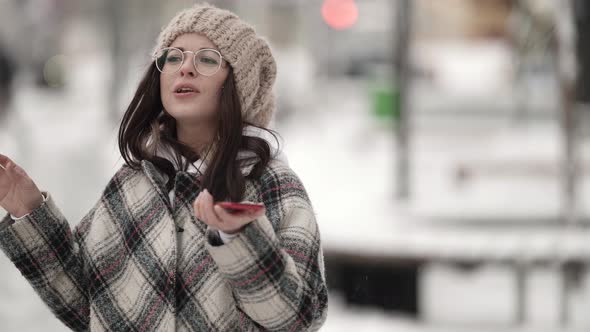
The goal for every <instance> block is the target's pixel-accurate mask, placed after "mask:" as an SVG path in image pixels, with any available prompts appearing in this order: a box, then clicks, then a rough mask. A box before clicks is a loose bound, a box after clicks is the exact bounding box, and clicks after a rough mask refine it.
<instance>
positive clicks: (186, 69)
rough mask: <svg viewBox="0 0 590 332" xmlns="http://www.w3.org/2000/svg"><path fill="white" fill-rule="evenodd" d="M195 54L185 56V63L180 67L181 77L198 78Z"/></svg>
mask: <svg viewBox="0 0 590 332" xmlns="http://www.w3.org/2000/svg"><path fill="white" fill-rule="evenodd" d="M194 56H195V55H194V54H190V53H189V54H185V58H184V62H183V64H182V66H181V67H180V75H181V76H184V75H188V76H190V77H195V76H197V70H196V68H195V61H194V58H193V57H194Z"/></svg>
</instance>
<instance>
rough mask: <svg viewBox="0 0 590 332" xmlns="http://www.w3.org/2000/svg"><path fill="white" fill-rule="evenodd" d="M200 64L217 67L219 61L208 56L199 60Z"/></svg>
mask: <svg viewBox="0 0 590 332" xmlns="http://www.w3.org/2000/svg"><path fill="white" fill-rule="evenodd" d="M199 62H202V63H204V64H207V65H217V64H218V62H217V60H215V59H213V58H209V57H206V56H204V57H201V58H200V59H199Z"/></svg>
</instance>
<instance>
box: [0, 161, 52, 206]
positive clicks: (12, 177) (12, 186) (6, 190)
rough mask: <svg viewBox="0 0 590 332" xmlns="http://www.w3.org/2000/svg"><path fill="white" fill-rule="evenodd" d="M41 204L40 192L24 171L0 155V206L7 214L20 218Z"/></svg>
mask: <svg viewBox="0 0 590 332" xmlns="http://www.w3.org/2000/svg"><path fill="white" fill-rule="evenodd" d="M42 203H43V196H42V195H41V191H40V190H39V188H37V185H36V184H35V182H33V180H32V179H31V178H30V177H29V176H28V175H27V173H26V172H25V170H24V169H22V167H20V166H18V165H17V164H15V163H14V162H13V161H12V160H10V158H8V157H7V156H5V155H3V154H0V206H1V207H2V208H4V209H5V210H6V211H8V213H10V214H12V215H14V216H16V217H21V216H24V215H25V214H27V213H30V212H31V211H33V210H34V209H36V208H37V207H39V206H41V204H42Z"/></svg>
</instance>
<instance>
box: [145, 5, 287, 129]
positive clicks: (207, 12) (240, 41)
mask: <svg viewBox="0 0 590 332" xmlns="http://www.w3.org/2000/svg"><path fill="white" fill-rule="evenodd" d="M190 32H197V33H201V34H203V35H205V36H206V37H207V38H209V39H210V40H211V41H212V42H213V43H214V44H215V45H216V46H217V47H218V48H219V52H221V55H222V56H223V58H224V59H225V60H226V61H227V62H229V64H230V65H231V66H232V68H233V73H234V79H235V81H236V86H237V90H238V96H239V97H240V103H241V106H242V118H243V120H244V121H248V122H251V123H253V124H255V125H257V126H262V127H268V125H269V123H270V121H271V118H272V116H273V113H274V108H275V103H274V93H273V91H272V89H273V85H274V82H275V78H276V72H277V68H276V63H275V60H274V58H273V56H272V53H271V50H270V47H269V45H268V43H267V42H266V41H265V40H264V39H262V38H261V37H259V36H258V35H257V34H256V32H255V31H254V28H253V27H252V26H250V25H249V24H247V23H246V22H244V21H242V20H241V19H240V18H239V17H238V16H237V15H236V14H234V13H232V12H230V11H227V10H224V9H220V8H217V7H215V6H212V5H210V4H208V3H202V4H197V5H194V6H193V7H190V8H187V9H184V10H182V11H180V12H178V13H177V14H176V16H175V17H174V18H173V19H172V20H171V21H170V23H168V25H167V26H166V27H164V28H163V30H162V32H161V33H160V36H159V37H158V42H157V44H156V47H155V48H154V54H155V53H157V52H158V51H159V50H160V49H162V48H164V47H168V46H170V45H171V44H172V42H174V40H175V39H176V37H178V36H180V35H181V34H184V33H190Z"/></svg>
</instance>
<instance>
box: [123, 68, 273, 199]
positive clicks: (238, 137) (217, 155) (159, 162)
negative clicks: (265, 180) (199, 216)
mask: <svg viewBox="0 0 590 332" xmlns="http://www.w3.org/2000/svg"><path fill="white" fill-rule="evenodd" d="M220 98H221V99H220V107H219V123H218V128H217V135H216V140H215V142H213V145H212V148H210V149H209V151H211V153H212V155H211V156H207V155H205V156H199V155H198V154H197V153H196V151H193V150H192V149H191V148H190V147H189V146H187V145H185V144H183V143H181V142H180V141H178V138H177V135H176V120H175V119H174V118H173V117H171V116H170V115H169V114H167V113H166V112H165V111H164V107H163V105H162V99H161V96H160V72H159V71H158V69H157V68H156V66H155V62H154V63H152V64H151V65H150V66H149V68H148V69H147V71H146V73H145V75H144V76H143V78H142V80H141V81H140V83H139V86H138V88H137V91H136V92H135V95H134V96H133V99H132V100H131V103H130V104H129V106H128V107H127V110H126V111H125V114H124V115H123V119H122V121H121V125H120V127H119V151H120V152H121V156H122V157H123V159H124V160H125V163H126V164H127V165H129V166H130V167H132V168H134V169H140V164H141V161H142V160H147V161H150V162H151V163H152V164H153V165H154V166H155V167H156V168H158V169H159V170H160V171H161V172H163V173H165V174H166V175H168V183H167V189H168V190H171V189H172V186H173V185H174V177H175V174H176V171H177V169H180V170H184V171H186V170H187V168H188V165H189V163H193V162H195V161H196V160H198V159H199V158H206V159H205V160H206V162H207V168H206V170H205V173H204V174H203V182H202V183H203V185H202V188H203V189H205V188H207V190H208V191H209V192H210V193H211V194H212V195H213V197H214V199H215V200H226V199H229V200H231V201H240V200H242V198H243V195H244V190H245V180H246V178H248V179H257V178H259V177H260V176H261V175H262V172H263V170H264V168H265V167H266V166H267V164H268V162H269V161H270V160H271V157H272V156H271V147H270V144H269V142H267V141H266V140H265V139H263V138H261V137H254V136H246V135H243V132H242V131H243V128H244V126H245V125H252V126H254V125H253V124H252V123H248V122H245V121H243V119H242V112H241V105H240V99H239V97H238V94H237V90H236V85H235V80H234V76H233V70H232V69H231V66H230V70H229V74H228V76H227V79H226V80H225V82H224V85H223V89H222V92H221V96H220ZM255 127H258V128H260V129H262V130H265V131H267V132H269V133H270V134H271V135H272V136H273V137H274V139H275V140H276V142H277V146H278V144H279V140H278V139H277V135H278V134H277V133H276V132H274V131H272V130H269V129H267V128H263V127H260V126H255ZM158 147H165V148H166V149H168V150H170V151H172V154H173V155H174V162H175V164H176V166H177V167H175V166H174V164H173V163H172V162H171V161H170V160H168V159H166V158H163V157H160V156H157V155H156V150H157V149H158ZM240 150H248V151H251V152H253V153H254V156H253V157H250V158H248V159H242V160H239V161H238V160H237V156H238V152H239V151H240ZM181 156H182V157H184V158H185V161H184V162H183V161H182V157H181ZM199 164H200V162H197V163H196V166H199ZM245 165H254V168H253V169H252V171H251V172H250V174H249V175H248V176H247V177H244V176H243V175H242V173H241V171H240V168H241V167H243V166H245Z"/></svg>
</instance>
